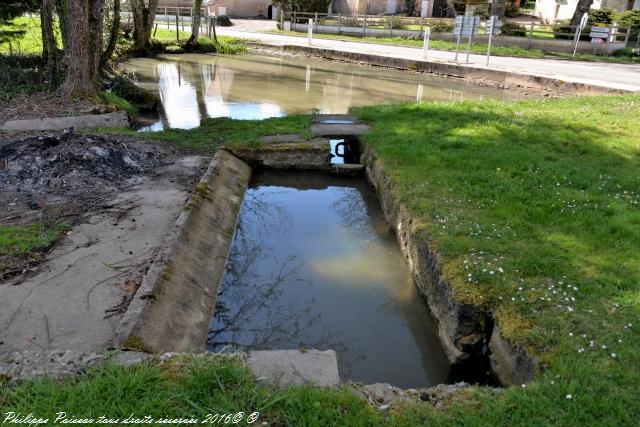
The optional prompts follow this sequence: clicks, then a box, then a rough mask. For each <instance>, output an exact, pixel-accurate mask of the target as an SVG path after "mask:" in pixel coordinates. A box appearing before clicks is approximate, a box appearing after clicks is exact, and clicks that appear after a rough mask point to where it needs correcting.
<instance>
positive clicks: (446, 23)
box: [427, 19, 453, 33]
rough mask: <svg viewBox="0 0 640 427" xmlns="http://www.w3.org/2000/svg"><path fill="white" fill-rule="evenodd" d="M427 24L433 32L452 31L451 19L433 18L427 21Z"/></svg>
mask: <svg viewBox="0 0 640 427" xmlns="http://www.w3.org/2000/svg"><path fill="white" fill-rule="evenodd" d="M427 25H428V26H429V27H430V28H431V32H433V33H448V32H450V31H453V21H452V20H447V19H434V20H430V21H427Z"/></svg>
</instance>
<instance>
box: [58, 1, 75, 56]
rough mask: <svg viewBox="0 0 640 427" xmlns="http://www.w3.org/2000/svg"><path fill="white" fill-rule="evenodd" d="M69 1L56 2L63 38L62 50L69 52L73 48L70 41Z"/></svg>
mask: <svg viewBox="0 0 640 427" xmlns="http://www.w3.org/2000/svg"><path fill="white" fill-rule="evenodd" d="M68 3H69V2H68V0H55V5H56V13H57V15H58V20H59V24H60V35H61V36H62V49H63V50H64V51H65V52H67V51H68V49H69V48H70V47H71V42H70V41H69V4H68Z"/></svg>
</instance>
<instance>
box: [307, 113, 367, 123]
mask: <svg viewBox="0 0 640 427" xmlns="http://www.w3.org/2000/svg"><path fill="white" fill-rule="evenodd" d="M313 123H324V124H358V123H360V120H358V118H357V117H356V116H354V115H351V114H318V115H316V116H315V117H314V118H313Z"/></svg>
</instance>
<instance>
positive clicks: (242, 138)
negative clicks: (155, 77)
mask: <svg viewBox="0 0 640 427" xmlns="http://www.w3.org/2000/svg"><path fill="white" fill-rule="evenodd" d="M310 125H311V116H309V115H298V116H287V117H277V118H272V119H266V120H232V119H228V118H216V119H204V120H203V121H202V123H201V124H200V126H199V127H197V128H195V129H190V130H183V129H166V130H163V131H161V132H136V131H133V130H128V129H99V130H92V131H89V132H90V133H96V132H97V133H101V134H108V133H117V134H125V135H130V136H134V137H141V138H146V139H157V140H161V141H171V142H175V143H176V144H178V145H179V146H180V147H181V148H183V149H186V150H197V151H200V152H203V153H209V154H210V153H213V152H215V150H216V149H217V148H218V147H220V146H221V145H249V146H257V145H259V144H260V137H261V136H265V135H276V134H280V135H286V134H294V133H296V134H298V135H300V136H301V137H302V138H309V137H310V135H311V133H310V130H309V129H310Z"/></svg>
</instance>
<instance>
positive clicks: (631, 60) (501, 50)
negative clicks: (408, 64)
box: [271, 30, 640, 64]
mask: <svg viewBox="0 0 640 427" xmlns="http://www.w3.org/2000/svg"><path fill="white" fill-rule="evenodd" d="M271 32H273V33H276V34H285V35H288V36H298V37H306V35H305V34H303V33H299V32H294V31H280V30H274V31H271ZM313 37H315V38H320V39H332V40H345V41H361V42H366V43H381V44H390V45H398V46H411V47H420V48H421V47H422V46H423V42H422V40H414V39H406V38H402V37H369V36H366V37H360V36H355V35H345V34H341V35H338V34H319V33H314V34H313ZM429 49H435V50H446V51H455V50H456V43H455V42H452V41H451V42H449V41H444V40H431V41H429ZM466 51H467V44H466V42H465V40H462V41H461V42H460V52H466ZM471 52H472V53H478V54H481V55H486V54H487V44H486V43H478V42H474V43H473V44H472V45H471ZM491 55H496V56H515V57H526V58H553V59H571V60H576V61H591V62H621V63H628V64H640V56H635V57H628V56H605V55H589V54H577V55H576V56H575V58H574V57H572V56H571V55H570V54H568V53H559V52H544V51H541V50H537V49H531V50H529V49H523V48H520V47H507V46H495V45H492V46H491Z"/></svg>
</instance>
